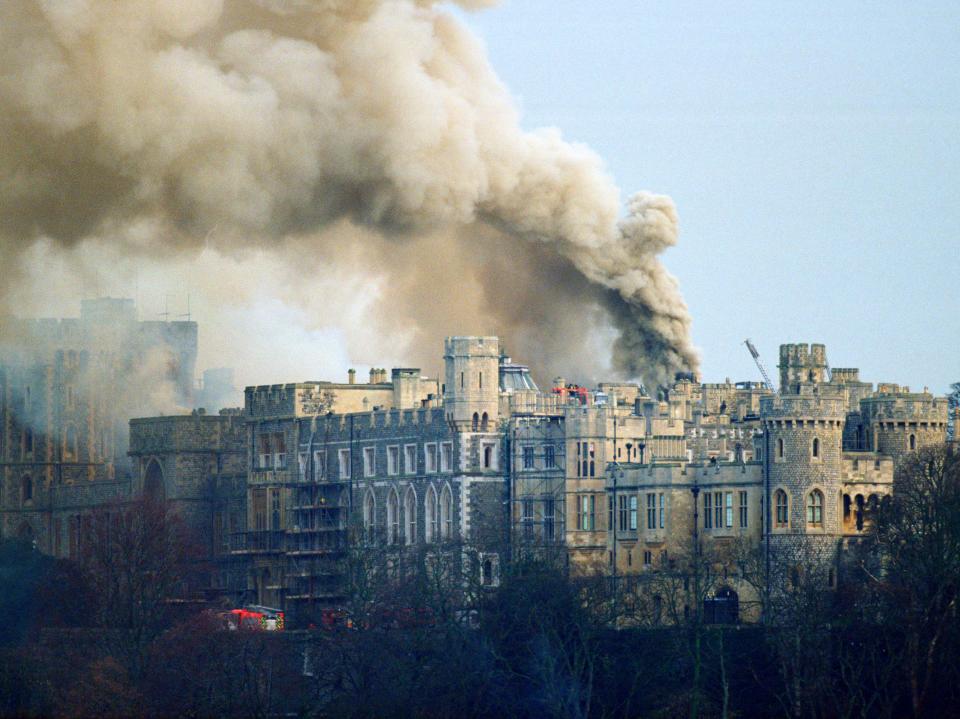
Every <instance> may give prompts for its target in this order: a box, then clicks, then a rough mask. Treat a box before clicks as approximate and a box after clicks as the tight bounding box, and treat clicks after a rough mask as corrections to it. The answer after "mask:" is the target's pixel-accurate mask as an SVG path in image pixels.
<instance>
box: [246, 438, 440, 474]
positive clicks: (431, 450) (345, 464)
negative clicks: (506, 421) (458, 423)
mask: <svg viewBox="0 0 960 719" xmlns="http://www.w3.org/2000/svg"><path fill="white" fill-rule="evenodd" d="M401 449H402V452H401ZM360 451H361V457H362V458H363V476H364V477H375V476H376V475H377V469H378V462H377V448H376V447H375V446H369V447H363V448H361V450H360ZM310 459H311V457H310V455H309V454H308V453H307V452H301V453H300V454H299V457H298V464H299V470H300V479H301V480H307V479H308V478H312V479H313V480H314V481H320V480H323V479H326V476H327V468H326V463H327V453H326V451H324V450H316V451H315V452H314V453H313V458H312V459H313V462H312V465H311V462H310ZM284 460H285V455H278V458H276V459H275V467H276V468H278V469H279V468H281V467H282V466H283V465H282V462H283V461H284ZM386 460H387V466H386V473H387V474H388V475H390V476H397V475H399V474H401V473H402V474H407V475H411V474H416V473H417V445H415V444H406V445H403V447H402V448H401V446H400V445H390V446H388V447H387V448H386ZM352 464H353V463H352V462H351V452H350V450H349V449H339V450H337V472H338V477H339V478H340V479H346V478H349V477H350V476H351V474H352V472H353V469H352ZM423 465H424V471H425V472H426V473H427V474H435V473H437V472H452V471H453V443H452V442H439V443H438V442H428V443H426V444H425V445H423ZM261 466H266V467H268V468H269V467H270V466H271V463H270V461H269V459H266V458H265V459H264V460H262V461H261Z"/></svg>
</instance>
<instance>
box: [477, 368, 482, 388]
mask: <svg viewBox="0 0 960 719" xmlns="http://www.w3.org/2000/svg"><path fill="white" fill-rule="evenodd" d="M478 374H479V379H478V380H477V387H478V389H483V372H480V373H478Z"/></svg>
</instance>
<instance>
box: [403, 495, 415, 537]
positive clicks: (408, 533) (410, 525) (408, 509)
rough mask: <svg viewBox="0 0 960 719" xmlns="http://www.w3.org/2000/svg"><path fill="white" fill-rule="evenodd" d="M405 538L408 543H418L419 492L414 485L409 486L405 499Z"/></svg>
mask: <svg viewBox="0 0 960 719" xmlns="http://www.w3.org/2000/svg"><path fill="white" fill-rule="evenodd" d="M403 514H404V518H405V519H406V522H404V539H405V540H406V543H407V544H416V543H417V493H416V492H414V491H413V487H407V494H406V496H405V497H404V499H403Z"/></svg>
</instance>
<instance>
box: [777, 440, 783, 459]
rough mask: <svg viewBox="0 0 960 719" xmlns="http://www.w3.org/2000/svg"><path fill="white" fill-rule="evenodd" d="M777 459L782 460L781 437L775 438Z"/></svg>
mask: <svg viewBox="0 0 960 719" xmlns="http://www.w3.org/2000/svg"><path fill="white" fill-rule="evenodd" d="M777 459H783V437H778V438H777Z"/></svg>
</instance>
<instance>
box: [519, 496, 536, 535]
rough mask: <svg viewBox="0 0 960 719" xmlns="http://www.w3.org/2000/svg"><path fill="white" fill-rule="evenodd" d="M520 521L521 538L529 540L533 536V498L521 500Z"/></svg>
mask: <svg viewBox="0 0 960 719" xmlns="http://www.w3.org/2000/svg"><path fill="white" fill-rule="evenodd" d="M520 523H521V525H522V527H523V538H524V539H526V540H530V539H531V538H532V537H533V500H531V499H525V500H523V503H522V507H521V517H520Z"/></svg>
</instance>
